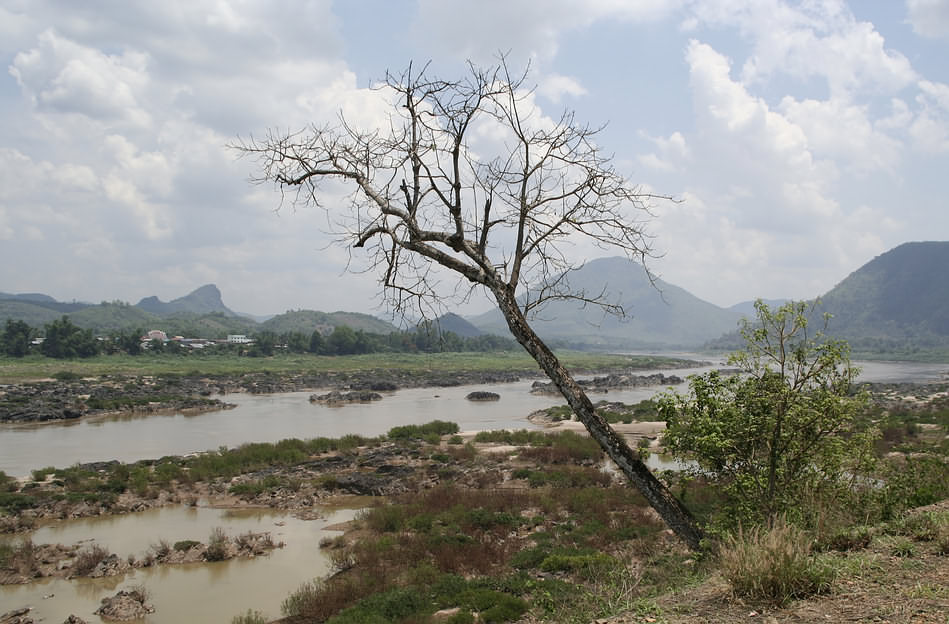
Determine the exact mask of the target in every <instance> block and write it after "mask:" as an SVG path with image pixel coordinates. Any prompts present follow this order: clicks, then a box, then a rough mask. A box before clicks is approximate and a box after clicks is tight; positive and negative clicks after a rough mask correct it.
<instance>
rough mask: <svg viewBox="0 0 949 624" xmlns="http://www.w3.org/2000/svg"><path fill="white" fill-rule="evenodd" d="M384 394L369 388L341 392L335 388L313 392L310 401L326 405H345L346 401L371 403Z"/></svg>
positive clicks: (380, 398)
mask: <svg viewBox="0 0 949 624" xmlns="http://www.w3.org/2000/svg"><path fill="white" fill-rule="evenodd" d="M381 400H382V395H381V394H379V393H378V392H371V391H369V390H355V391H353V392H345V393H344V392H340V391H339V390H333V391H332V392H329V393H327V394H311V395H310V403H323V404H325V405H343V404H345V403H369V402H371V401H381Z"/></svg>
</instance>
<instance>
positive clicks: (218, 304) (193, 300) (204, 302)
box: [135, 284, 238, 316]
mask: <svg viewBox="0 0 949 624" xmlns="http://www.w3.org/2000/svg"><path fill="white" fill-rule="evenodd" d="M135 307H137V308H141V309H142V310H145V311H146V312H151V313H152V314H154V315H156V316H172V315H174V314H181V313H182V312H184V313H189V314H199V315H200V314H215V313H219V314H223V315H225V316H238V314H236V313H235V312H232V311H231V309H230V308H228V307H227V306H226V305H224V301H223V300H222V298H221V291H220V290H218V287H217V286H215V285H214V284H205V285H204V286H201V287H200V288H197V289H195V290H193V291H191V292H190V293H188V294H187V295H185V296H184V297H178V298H177V299H173V300H171V301H169V302H168V303H164V302H163V301H161V300H160V299H159V298H158V297H154V296H152V297H145V298H144V299H142V300H141V301H139V302H138V303H137V304H135Z"/></svg>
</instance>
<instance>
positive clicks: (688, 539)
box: [492, 286, 703, 550]
mask: <svg viewBox="0 0 949 624" xmlns="http://www.w3.org/2000/svg"><path fill="white" fill-rule="evenodd" d="M492 292H493V293H494V296H495V299H496V300H497V302H498V307H499V308H500V310H501V313H502V314H504V318H505V319H506V320H507V324H508V327H509V328H510V330H511V333H512V334H513V335H514V337H515V338H516V339H517V341H518V342H519V343H520V344H521V345H522V346H523V347H524V348H525V349H526V350H527V352H528V353H530V355H531V357H533V358H534V360H536V361H537V363H538V364H539V365H540V367H541V369H543V371H544V372H545V373H547V376H548V377H550V379H551V381H553V383H554V385H555V386H557V388H558V389H559V390H560V393H561V394H562V395H563V396H564V398H565V399H566V400H567V403H568V404H569V405H570V407H571V409H573V412H574V414H576V415H577V419H579V420H580V422H582V423H583V425H584V426H585V427H586V429H587V431H588V432H589V433H590V436H591V437H592V438H593V439H594V440H596V442H597V443H598V444H599V445H600V447H601V448H602V449H603V450H604V451H605V452H606V454H607V455H608V456H609V458H610V459H612V460H613V461H614V462H615V463H616V465H617V466H618V467H619V469H620V470H622V471H623V474H624V475H626V478H627V479H629V481H630V482H631V483H632V484H633V485H634V486H635V487H636V488H637V489H638V490H639V491H640V492H641V493H642V495H643V496H644V497H645V498H646V500H647V501H648V502H649V504H650V505H651V506H652V508H653V509H655V510H656V512H657V513H658V514H659V515H660V516H661V517H662V519H663V520H664V521H665V523H666V524H667V525H668V526H669V528H671V529H672V530H673V531H674V532H675V534H676V535H678V536H679V538H681V539H682V540H683V541H684V542H685V543H686V544H688V546H689V548H691V549H692V550H700V549H701V541H702V536H703V535H702V530H701V529H700V528H699V526H698V523H697V522H696V521H695V518H694V517H693V516H692V514H691V513H690V512H689V510H688V509H687V508H686V507H685V506H684V505H683V504H682V503H681V502H680V501H679V500H678V499H677V498H676V497H675V496H673V495H672V492H670V491H669V488H667V487H666V486H665V485H663V484H662V483H661V482H660V481H659V480H658V479H657V478H656V477H655V475H653V474H652V472H651V471H650V470H649V468H648V467H647V466H646V464H644V463H643V461H642V460H641V459H640V458H639V457H638V455H637V454H636V453H635V452H634V451H633V450H632V449H631V448H630V446H629V444H627V443H626V441H625V440H623V439H622V438H620V437H619V435H618V434H617V433H616V432H615V431H614V430H613V428H612V427H610V425H609V423H608V422H606V421H605V420H604V419H603V417H601V416H600V415H599V414H597V413H596V410H595V408H594V407H593V403H592V402H591V401H590V399H589V397H587V395H586V393H585V392H584V391H583V388H581V387H580V385H579V384H578V383H577V382H576V381H574V379H573V377H572V376H571V375H570V373H569V372H567V369H566V368H564V367H563V365H562V364H561V363H560V361H559V360H558V359H557V356H555V355H554V354H553V352H552V351H551V350H550V349H549V348H548V347H547V345H546V344H544V342H543V341H542V340H541V339H540V337H539V336H538V335H537V334H536V333H535V332H534V330H533V329H531V327H530V325H529V324H528V323H527V319H526V318H525V317H524V314H523V313H522V312H521V309H520V307H518V305H517V302H516V300H515V297H514V294H513V292H511V290H510V289H508V288H507V287H503V286H502V287H498V288H493V289H492Z"/></svg>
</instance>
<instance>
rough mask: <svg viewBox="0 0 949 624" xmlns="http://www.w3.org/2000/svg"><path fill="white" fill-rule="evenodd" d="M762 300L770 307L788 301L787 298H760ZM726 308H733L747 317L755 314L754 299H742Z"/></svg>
mask: <svg viewBox="0 0 949 624" xmlns="http://www.w3.org/2000/svg"><path fill="white" fill-rule="evenodd" d="M762 301H764V302H765V303H766V304H768V307H770V308H778V307H780V306H782V305H784V304H785V303H787V302H788V300H787V299H762ZM728 309H729V310H734V311H735V312H738V313H739V314H741V315H742V316H744V317H746V318H749V319H753V318H755V316H756V315H757V314H756V312H755V300H751V301H742V302H741V303H736V304H735V305H733V306H729V308H728Z"/></svg>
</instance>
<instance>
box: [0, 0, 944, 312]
mask: <svg viewBox="0 0 949 624" xmlns="http://www.w3.org/2000/svg"><path fill="white" fill-rule="evenodd" d="M499 52H504V53H506V54H507V58H508V60H509V62H510V63H511V64H512V65H514V66H516V67H525V66H526V65H527V63H530V67H531V73H530V76H529V82H530V83H531V84H532V85H533V86H535V87H536V105H537V106H538V107H539V108H540V109H541V110H542V111H543V113H544V114H545V115H550V116H553V117H557V116H559V113H560V112H561V111H562V110H564V109H569V110H573V111H575V112H576V117H577V119H578V120H580V121H583V122H588V123H590V124H592V125H601V124H606V128H605V130H604V131H603V132H602V133H601V134H600V135H599V137H598V141H599V143H600V147H601V148H602V149H603V150H604V151H605V152H607V153H610V154H613V158H614V165H615V166H616V168H617V170H619V171H620V172H622V173H623V174H624V175H626V176H627V177H628V179H629V180H630V181H631V182H632V183H635V184H641V185H643V187H644V188H647V189H650V190H652V191H654V192H657V193H662V194H667V195H672V196H674V197H676V198H677V199H678V200H680V201H678V202H675V203H672V202H669V203H663V204H661V205H657V206H656V207H655V210H654V212H655V214H654V217H653V218H652V219H651V221H650V222H649V223H648V224H647V231H648V232H649V234H650V235H651V236H652V237H653V239H652V240H653V245H654V249H655V251H656V252H657V253H658V254H659V255H660V257H657V258H655V259H654V260H653V261H652V263H651V268H652V269H653V271H654V272H655V273H656V274H657V275H658V276H659V277H661V278H662V279H663V280H665V281H666V282H669V283H671V284H674V285H676V286H680V287H682V288H685V289H686V290H688V291H690V292H691V293H693V294H694V295H696V296H698V297H700V298H702V299H705V300H707V301H709V302H711V303H714V304H716V305H720V306H723V307H724V306H730V305H732V304H735V303H738V302H740V301H746V300H750V299H754V298H757V297H763V298H794V299H806V298H813V297H815V296H818V295H820V294H823V293H825V292H827V291H828V290H830V289H831V288H832V287H833V286H834V285H835V284H837V283H839V282H840V281H841V280H843V279H844V278H845V277H846V276H847V275H848V274H850V273H851V272H852V271H854V270H856V269H858V268H859V267H860V266H862V265H863V264H865V263H866V262H868V261H870V260H871V259H873V258H874V257H875V256H877V255H879V254H881V253H883V252H885V251H887V250H889V249H892V248H893V247H896V246H897V245H899V244H901V243H904V242H908V241H919V240H949V203H947V196H949V192H947V191H949V0H905V2H904V1H903V0H851V1H850V2H845V1H842V0H803V1H801V2H786V1H783V0H585V1H584V2H578V1H567V0H544V1H540V0H503V1H501V0H481V1H478V2H472V1H471V0H417V1H408V0H366V1H360V0H349V1H345V2H342V1H341V2H333V1H329V0H326V1H320V0H312V1H309V0H240V1H233V2H228V1H226V0H187V1H178V0H165V1H163V2H144V1H141V2H128V1H126V0H86V1H83V2H74V1H72V0H59V1H50V0H0V56H2V63H3V65H4V66H5V67H6V71H5V72H2V73H0V119H2V122H0V292H7V293H18V292H42V293H46V294H49V295H51V296H53V297H56V298H57V299H59V300H63V301H71V300H74V299H75V300H81V301H91V302H99V301H111V300H122V301H129V302H131V303H136V302H137V301H138V300H139V299H140V298H142V297H146V296H150V295H157V296H158V297H159V298H161V299H162V300H166V301H167V300H170V299H173V298H175V297H179V296H182V295H184V294H186V293H188V292H190V291H191V290H193V289H195V288H197V287H199V286H201V285H203V284H207V283H215V284H217V286H218V287H219V288H220V289H221V291H222V293H223V296H224V302H225V304H227V305H228V306H229V307H230V308H231V309H233V310H237V311H241V312H247V313H254V314H274V313H280V312H283V311H286V310H289V309H301V308H307V309H316V310H322V311H327V312H329V311H335V310H350V311H362V312H370V313H383V312H384V311H385V307H384V306H382V303H381V297H380V287H379V285H378V276H376V275H371V274H358V273H357V274H353V273H348V272H347V270H346V269H347V263H348V261H349V259H350V257H351V254H352V257H353V258H354V259H355V260H356V265H358V258H357V256H358V253H359V250H350V249H346V248H342V247H339V246H334V245H331V242H332V240H333V239H332V236H331V235H330V234H329V233H328V230H329V229H330V227H329V224H328V216H327V214H326V211H325V210H322V209H319V208H299V209H296V210H289V209H287V208H286V207H284V208H283V209H279V210H278V208H279V207H280V197H279V194H278V193H277V191H276V190H275V189H274V188H273V187H272V186H268V185H254V184H251V183H249V178H250V177H251V176H253V175H254V173H255V170H254V163H253V161H251V160H248V159H241V158H238V157H237V156H238V155H237V153H235V151H234V150H233V149H230V148H228V145H229V144H232V143H233V142H234V141H235V140H236V139H237V138H238V137H245V138H246V137H249V136H252V135H254V136H260V135H262V134H264V133H266V132H267V131H268V129H278V130H291V131H292V130H297V129H301V128H304V127H306V126H307V125H308V124H311V123H316V124H322V123H326V122H329V121H333V120H334V119H336V118H337V116H338V115H339V114H340V113H342V114H344V115H346V116H347V118H349V119H352V120H354V121H356V122H359V123H367V124H372V123H374V122H375V121H376V120H379V119H382V118H384V117H383V116H384V115H385V109H384V107H383V106H381V105H380V96H379V92H378V91H377V90H374V89H372V86H373V85H374V84H377V83H378V81H379V80H380V78H382V77H383V76H384V75H385V72H386V70H393V71H400V70H402V69H404V68H405V67H406V66H407V65H408V63H409V62H413V61H414V62H416V63H419V62H427V61H431V67H432V71H433V72H436V73H437V74H438V75H440V76H444V77H460V76H462V75H463V74H464V72H465V68H466V65H465V63H466V61H471V62H473V63H475V64H478V65H488V64H491V63H493V62H494V61H495V60H496V57H497V54H498V53H499ZM489 306H490V302H488V301H487V300H486V299H483V300H482V299H477V298H476V299H475V300H473V301H472V302H471V303H470V304H469V305H468V306H467V307H465V308H464V309H462V310H460V311H461V312H463V313H476V312H479V311H483V310H486V309H488V307H489ZM634 313H635V311H634Z"/></svg>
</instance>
